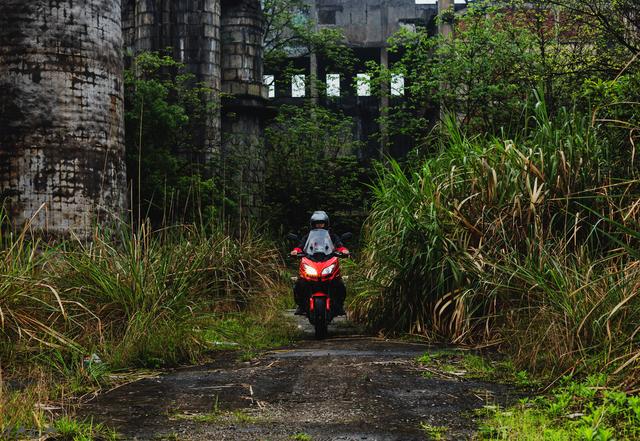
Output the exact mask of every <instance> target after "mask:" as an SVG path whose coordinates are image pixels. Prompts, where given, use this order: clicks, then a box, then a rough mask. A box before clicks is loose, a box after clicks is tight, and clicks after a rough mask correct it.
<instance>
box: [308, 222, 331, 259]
mask: <svg viewBox="0 0 640 441" xmlns="http://www.w3.org/2000/svg"><path fill="white" fill-rule="evenodd" d="M335 250H336V248H335V246H334V245H333V241H332V240H331V235H330V234H329V232H328V231H327V230H324V229H321V228H319V229H316V230H311V231H310V232H309V238H308V239H307V243H306V244H305V245H304V252H305V253H306V254H309V255H311V256H313V255H315V254H323V255H325V256H328V255H330V254H333V252H334V251H335Z"/></svg>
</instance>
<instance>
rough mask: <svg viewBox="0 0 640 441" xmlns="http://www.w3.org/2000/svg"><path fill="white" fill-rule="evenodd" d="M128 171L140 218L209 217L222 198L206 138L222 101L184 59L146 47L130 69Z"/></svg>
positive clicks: (158, 220)
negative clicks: (190, 69)
mask: <svg viewBox="0 0 640 441" xmlns="http://www.w3.org/2000/svg"><path fill="white" fill-rule="evenodd" d="M125 94H126V95H125V103H126V112H125V123H126V126H125V134H126V158H127V177H128V179H129V184H130V188H131V207H132V210H133V211H134V213H135V215H134V218H136V219H139V218H145V217H149V218H151V219H152V220H153V222H154V223H155V224H160V223H167V222H174V221H184V220H186V221H189V220H194V219H198V220H208V219H210V218H212V215H213V214H215V207H216V206H219V205H220V203H221V196H220V194H221V192H219V191H216V187H217V186H216V185H215V180H214V176H213V167H214V164H215V158H213V157H212V156H211V153H210V152H206V151H205V143H204V138H205V136H206V130H207V124H208V121H209V119H210V118H212V117H215V115H216V109H217V108H218V107H219V103H218V102H217V101H215V100H211V99H210V98H211V90H210V89H208V88H206V87H205V86H203V85H201V84H198V83H197V82H196V80H195V76H194V75H193V74H191V73H187V72H186V69H185V67H184V65H182V64H181V63H179V62H177V61H176V60H174V59H173V58H171V57H170V56H164V55H161V54H157V53H142V54H140V55H139V56H138V57H136V58H135V60H134V61H133V64H132V66H131V68H130V69H128V70H127V71H126V72H125Z"/></svg>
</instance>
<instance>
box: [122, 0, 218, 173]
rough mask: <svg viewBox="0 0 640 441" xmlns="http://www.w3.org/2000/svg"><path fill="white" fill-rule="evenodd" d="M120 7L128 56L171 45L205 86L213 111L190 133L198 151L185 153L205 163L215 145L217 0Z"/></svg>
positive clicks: (141, 1)
mask: <svg viewBox="0 0 640 441" xmlns="http://www.w3.org/2000/svg"><path fill="white" fill-rule="evenodd" d="M123 8H124V9H123V28H124V35H125V47H126V48H129V49H131V51H132V52H133V54H134V55H135V54H136V53H140V52H143V51H165V50H166V49H167V48H171V51H172V55H173V58H174V59H176V60H178V61H180V62H181V63H183V64H184V65H185V66H186V69H187V70H188V71H189V72H191V73H193V74H194V75H195V76H196V79H197V81H198V82H200V83H203V84H204V85H205V86H206V87H207V88H209V89H210V90H211V93H210V95H209V96H208V98H207V99H208V101H209V102H210V103H211V104H213V107H214V109H216V110H215V111H213V112H210V113H209V114H208V117H207V119H206V121H205V127H203V130H202V133H199V134H196V139H197V141H196V142H197V144H200V145H201V146H200V147H201V149H200V150H201V152H202V155H196V154H194V153H195V152H185V153H186V154H189V156H190V157H192V158H196V159H197V160H199V161H207V160H208V158H209V157H210V156H211V154H213V153H214V152H217V151H218V150H219V148H220V131H221V128H220V113H219V112H220V90H221V87H222V86H221V76H222V74H221V69H220V66H221V62H222V57H221V44H220V14H221V12H220V0H124V2H123Z"/></svg>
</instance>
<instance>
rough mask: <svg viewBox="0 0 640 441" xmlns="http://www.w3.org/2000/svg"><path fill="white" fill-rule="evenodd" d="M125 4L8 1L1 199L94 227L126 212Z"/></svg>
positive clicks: (1, 63) (55, 223)
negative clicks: (122, 13)
mask: <svg viewBox="0 0 640 441" xmlns="http://www.w3.org/2000/svg"><path fill="white" fill-rule="evenodd" d="M122 60H123V57H122V29H121V7H120V0H84V1H77V0H75V1H74V0H56V1H50V0H29V1H25V0H3V1H2V2H0V199H2V200H5V202H6V203H7V204H8V214H9V216H10V219H11V220H12V222H13V223H14V224H15V225H16V226H19V225H21V224H24V223H25V222H27V221H28V220H29V219H30V218H31V217H32V216H34V214H35V213H36V212H38V210H40V208H41V207H42V209H41V210H40V211H39V214H38V215H37V216H35V217H34V218H33V223H32V225H33V226H34V227H36V228H43V229H46V230H47V231H48V232H49V233H52V234H66V233H68V232H69V231H71V230H73V231H75V232H77V233H79V234H85V233H87V232H88V231H89V230H90V228H91V226H92V222H93V221H95V220H98V221H104V220H106V219H109V218H111V217H112V216H116V217H117V216H119V215H121V214H122V212H123V210H124V208H125V200H126V181H125V165H124V142H123V136H124V133H123V131H124V123H123V88H122V87H123V85H122V75H123V61H122Z"/></svg>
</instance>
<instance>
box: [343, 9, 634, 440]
mask: <svg viewBox="0 0 640 441" xmlns="http://www.w3.org/2000/svg"><path fill="white" fill-rule="evenodd" d="M614 3H615V2H614ZM602 7H603V5H602V4H601V3H598V2H596V4H594V5H592V6H587V4H586V2H582V1H567V2H563V1H561V2H544V1H541V2H532V3H531V2H529V3H527V4H526V5H524V4H520V3H517V2H516V3H514V2H508V3H504V4H496V3H495V2H493V3H492V5H491V6H490V7H488V6H487V5H486V4H476V5H475V6H474V7H471V8H469V10H468V11H467V12H465V13H462V14H459V15H457V16H456V17H455V26H456V33H455V35H454V36H453V37H452V38H451V39H440V38H431V37H429V36H428V35H426V33H421V32H418V33H410V32H406V31H403V32H402V33H400V34H399V35H398V36H397V37H396V39H395V43H397V44H398V46H397V47H398V50H399V51H400V53H401V54H402V60H401V61H400V62H399V63H398V65H397V66H395V67H392V69H391V70H390V71H388V72H386V71H384V69H380V68H376V73H377V74H378V79H381V81H388V78H389V76H390V75H391V74H392V73H394V72H400V73H404V74H405V75H406V76H407V77H408V78H409V79H410V80H409V86H408V88H409V90H410V97H409V99H408V101H407V102H406V103H404V104H403V106H402V107H401V108H399V109H396V110H395V111H396V112H408V114H409V115H414V116H417V117H418V118H417V119H413V120H412V122H413V125H409V126H406V125H405V126H402V125H401V126H400V129H403V130H405V131H406V133H409V134H411V135H412V136H413V139H414V140H415V142H416V146H417V147H418V150H417V154H416V155H414V156H413V157H412V158H425V159H417V161H416V162H415V163H402V164H401V163H398V162H395V161H392V160H391V161H389V164H388V165H387V166H386V167H383V168H381V169H380V172H379V177H378V181H377V182H376V183H375V185H374V196H373V206H372V210H371V212H370V214H369V217H368V220H367V222H366V225H365V238H364V241H365V250H364V253H363V259H362V262H361V268H362V271H361V274H360V276H359V280H358V281H357V289H358V292H357V295H356V297H355V298H354V299H353V302H352V305H351V307H352V311H353V313H354V316H355V317H356V318H357V319H358V320H360V321H362V322H364V323H366V324H368V325H369V326H370V327H371V328H374V329H378V330H383V331H386V332H412V333H416V334H421V335H424V336H426V337H427V338H429V339H432V340H446V341H450V342H456V343H461V342H466V343H482V344H484V345H486V344H493V345H496V346H498V347H499V348H501V349H502V350H503V351H505V352H506V353H507V354H508V355H509V356H510V358H511V359H512V360H513V362H514V364H515V367H516V369H518V370H520V369H526V370H527V371H528V372H532V373H533V374H535V375H536V376H537V377H538V378H542V379H546V380H552V379H555V378H558V377H560V376H566V378H570V379H573V381H576V383H568V385H565V386H562V387H560V388H559V389H558V388H556V389H552V391H553V392H552V394H551V395H552V396H551V398H549V397H546V398H540V399H539V400H538V401H536V402H534V403H527V404H526V406H525V407H520V408H519V409H508V410H506V411H501V412H499V413H498V414H497V415H496V416H495V417H494V419H493V420H491V421H490V422H489V423H488V426H487V427H488V428H487V429H486V431H485V436H486V437H487V438H489V439H540V431H539V429H540V428H541V427H542V428H543V429H544V428H547V429H548V433H547V431H546V430H547V429H544V430H545V435H544V436H545V439H612V436H613V435H615V436H616V439H636V438H637V437H638V434H637V433H636V429H635V428H636V427H637V426H638V421H636V420H635V419H634V418H635V417H634V416H633V415H634V411H633V405H632V404H631V402H633V401H634V400H635V397H634V396H633V394H634V393H636V392H637V387H638V385H639V384H640V377H639V376H638V374H637V373H638V360H639V359H640V355H639V353H638V349H637V334H638V327H637V323H638V321H639V319H640V317H639V314H640V303H638V300H637V293H638V292H640V278H639V274H640V273H639V272H638V264H639V262H640V259H639V257H640V256H639V253H638V252H637V248H638V239H639V238H640V226H639V223H638V222H639V218H638V209H637V207H638V201H639V200H640V199H639V198H640V192H639V191H638V190H639V188H638V184H639V182H638V175H637V157H636V156H637V154H636V141H637V138H638V130H640V126H639V125H638V118H639V115H640V100H638V92H637V90H638V89H637V84H638V83H637V82H638V78H640V76H639V75H640V74H639V73H638V72H639V70H638V59H637V54H636V52H633V51H632V50H631V48H632V47H634V46H633V45H634V44H635V42H637V39H636V38H635V37H633V36H632V29H634V27H636V28H637V21H636V20H634V19H633V17H636V16H637V15H636V14H637V13H638V8H637V7H636V6H632V5H631V4H629V3H628V2H621V3H620V4H617V3H616V4H615V5H613V6H612V7H611V9H610V10H609V11H608V14H609V13H610V14H611V15H612V17H611V22H618V21H619V22H620V23H625V24H624V26H625V27H626V29H627V30H626V31H624V32H621V31H620V30H614V29H612V28H611V26H610V24H611V23H610V22H608V20H605V19H604V18H603V16H602V15H601V14H600V13H599V12H598V11H601V10H602V9H601V8H602ZM578 11H581V12H578ZM633 11H635V12H633ZM630 13H631V15H629V14H630ZM558 17H563V18H562V19H559V18H558ZM614 34H615V36H614ZM394 69H395V70H394ZM424 72H428V74H427V75H425V74H424ZM385 75H386V78H385ZM434 94H436V95H437V96H439V98H440V102H441V103H443V104H444V107H443V109H444V110H449V113H448V114H446V115H448V116H446V117H444V118H443V119H442V120H441V121H440V123H439V124H438V125H437V126H436V127H435V129H433V130H431V127H429V126H428V124H425V122H426V121H427V119H423V120H421V119H420V117H421V116H424V115H426V114H425V113H424V112H425V111H427V110H428V109H429V105H428V104H429V102H430V97H431V96H434ZM390 118H393V112H392V113H391V114H390ZM398 121H402V118H400V119H398ZM395 122H397V121H395ZM393 123H394V121H393V120H391V121H390V124H393ZM585 378H586V379H587V380H584V381H586V382H587V383H588V382H589V381H590V380H589V378H599V379H601V381H600V383H599V385H598V386H597V387H595V386H594V387H592V386H593V385H588V384H587V386H585V387H587V388H589V390H592V392H593V393H592V394H591V395H590V396H589V397H586V398H585V397H582V396H581V395H580V394H578V393H577V392H575V390H574V389H575V388H580V387H582V386H580V385H582V384H583V383H581V381H582V380H581V379H585ZM566 381H569V380H566ZM566 388H569V389H571V390H570V391H569V390H568V389H566ZM572 388H573V389H572ZM623 391H624V392H623ZM558 396H561V397H562V400H560V401H561V402H558V400H557V399H556V398H557V397H558ZM616 400H617V401H616ZM629 400H631V401H629ZM614 401H615V405H614ZM563 403H564V407H563V409H562V411H561V412H560V413H557V412H556V413H555V414H553V415H551V414H550V413H549V409H551V408H553V409H555V408H556V407H558V406H560V407H562V406H561V405H562V404H563ZM616 406H617V407H616ZM554 412H555V411H554ZM572 413H573V414H575V413H578V414H580V415H579V416H577V417H576V416H575V415H574V416H573V417H572V418H569V420H571V421H569V420H568V419H567V418H568V417H569V415H570V414H572ZM524 426H528V429H527V428H524ZM536 427H537V429H536ZM527 430H529V431H530V432H527Z"/></svg>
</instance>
